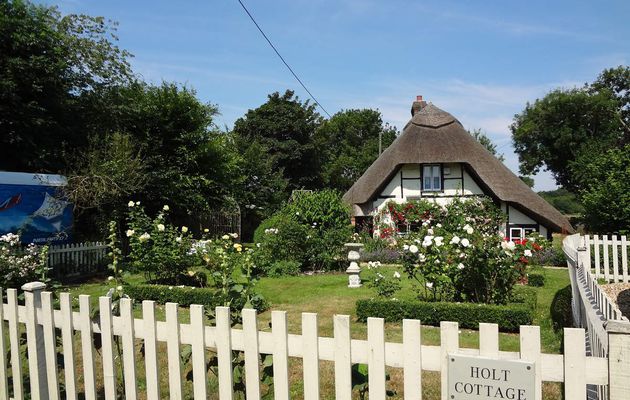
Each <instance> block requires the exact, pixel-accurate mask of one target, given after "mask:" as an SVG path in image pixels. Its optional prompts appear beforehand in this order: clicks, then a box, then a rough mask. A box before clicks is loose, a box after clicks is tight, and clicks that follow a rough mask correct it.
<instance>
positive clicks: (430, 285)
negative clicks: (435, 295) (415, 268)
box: [425, 282, 433, 289]
mask: <svg viewBox="0 0 630 400" xmlns="http://www.w3.org/2000/svg"><path fill="white" fill-rule="evenodd" d="M425 285H426V287H428V288H429V289H431V288H432V287H433V282H427V283H425Z"/></svg>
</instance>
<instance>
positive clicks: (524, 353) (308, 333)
mask: <svg viewBox="0 0 630 400" xmlns="http://www.w3.org/2000/svg"><path fill="white" fill-rule="evenodd" d="M22 289H23V290H25V292H24V295H25V296H24V297H25V304H24V305H19V304H18V291H17V290H15V289H8V290H7V291H6V302H5V301H4V296H2V298H3V301H2V307H0V321H3V320H5V321H8V328H7V327H6V326H5V324H4V323H0V347H2V348H1V349H0V399H3V400H4V399H9V398H14V399H16V400H21V399H23V398H24V397H25V396H26V395H30V396H31V398H33V399H53V400H56V399H59V398H60V380H61V377H60V371H59V370H58V369H57V362H56V359H57V352H58V351H60V352H61V353H62V355H63V359H64V365H65V368H64V370H63V375H64V376H63V381H64V387H65V393H66V398H67V399H77V397H78V395H79V393H78V391H79V386H78V385H77V380H78V375H79V374H80V375H82V380H81V381H82V382H83V390H82V393H83V395H84V396H85V398H86V399H88V400H92V399H96V398H97V393H103V394H102V396H104V398H105V399H108V400H109V399H111V400H114V399H116V396H117V387H118V386H117V382H116V380H117V379H118V376H119V374H118V373H119V372H120V371H119V370H118V368H119V367H117V363H116V358H115V357H116V356H115V350H114V349H115V345H114V343H115V342H114V338H115V337H120V340H121V342H122V366H121V367H120V368H122V374H123V375H122V376H124V398H125V399H129V400H134V399H136V398H137V397H138V395H139V389H138V386H137V369H136V368H137V367H138V365H140V366H142V364H144V366H143V367H144V370H145V376H146V398H147V399H149V400H157V399H160V398H166V397H168V398H170V399H182V397H183V390H182V386H183V383H182V379H181V377H182V373H181V372H182V363H181V358H180V354H181V350H182V345H190V346H191V348H192V376H193V383H192V384H193V393H194V398H195V399H206V398H208V395H209V391H208V380H207V371H206V361H207V354H206V350H208V349H211V350H214V351H216V353H217V357H218V371H219V372H218V394H219V396H218V397H219V398H220V399H222V400H224V399H227V400H231V399H232V398H233V391H232V351H233V350H236V351H241V352H243V353H244V358H245V382H246V395H247V398H248V399H254V400H257V399H260V398H261V387H260V369H259V367H260V355H261V354H272V355H273V379H274V384H273V388H274V398H275V399H282V400H286V399H289V394H290V380H289V377H290V375H291V374H290V372H291V371H290V369H289V358H290V357H295V358H299V359H301V360H302V365H303V367H302V369H303V371H302V372H303V373H302V379H303V387H304V399H306V400H315V399H319V398H320V389H321V388H320V380H319V376H320V375H319V371H320V370H319V361H320V360H326V361H332V362H333V363H334V382H335V383H334V385H335V398H336V399H339V400H350V399H351V397H352V396H351V395H352V384H351V379H352V374H351V366H352V364H353V363H365V364H367V365H368V371H369V398H370V399H380V400H384V399H386V378H385V369H386V367H390V368H402V369H403V377H404V383H403V393H404V398H405V399H421V398H422V385H423V382H422V374H421V373H422V371H436V372H439V373H440V374H441V398H442V399H444V400H446V398H447V391H446V387H447V385H448V380H447V379H448V374H447V371H448V367H447V365H448V357H449V355H452V354H463V355H469V356H478V357H485V358H494V359H502V360H519V359H520V360H527V361H532V362H534V363H535V384H536V397H535V399H534V400H541V399H542V395H541V392H542V382H545V381H547V382H565V385H564V394H565V398H567V399H578V400H579V399H586V385H587V384H594V385H607V384H609V385H610V388H611V390H610V393H611V397H610V398H611V399H612V400H621V399H628V398H630V397H627V395H628V394H630V379H628V374H630V329H628V331H627V332H626V333H623V329H616V330H610V329H609V334H610V335H611V336H610V340H609V349H610V352H611V354H615V355H616V356H615V358H614V359H613V358H611V359H610V360H609V359H607V358H605V357H590V356H587V355H586V351H585V334H584V330H583V329H576V328H567V329H565V330H564V347H565V353H564V354H544V353H542V352H541V338H540V328H539V327H538V326H522V327H521V329H520V351H519V352H506V351H501V350H499V331H498V326H497V325H496V324H480V326H479V334H480V339H479V343H480V345H479V349H471V348H461V347H460V346H459V328H458V324H457V323H456V322H442V323H441V325H440V337H441V345H439V346H428V345H422V344H421V342H422V337H421V325H420V321H417V320H405V321H403V324H402V328H403V334H402V342H386V341H385V331H384V322H383V320H382V319H380V318H370V319H369V320H368V323H367V330H368V335H367V336H368V338H367V340H356V339H352V338H351V335H350V317H348V316H344V315H336V316H335V317H334V336H333V337H320V336H319V335H318V318H317V314H313V313H303V314H302V330H301V332H302V334H301V335H295V334H289V333H288V324H287V313H286V312H284V311H273V312H272V317H271V319H272V331H271V332H265V331H260V330H259V329H258V323H257V316H256V312H255V311H254V310H248V309H245V310H243V311H242V317H243V323H242V328H231V324H230V310H229V309H228V308H226V307H218V308H217V309H216V325H215V326H208V325H206V321H205V315H204V308H203V306H200V305H192V306H190V323H188V324H185V323H180V321H179V318H178V312H179V308H178V306H177V304H174V303H168V304H166V307H165V310H166V316H165V320H164V321H158V320H156V305H155V303H154V302H152V301H144V302H142V318H134V315H133V304H132V301H131V300H129V299H122V300H121V303H120V316H115V315H113V314H112V311H111V310H112V301H111V298H109V297H100V298H99V312H98V313H97V314H96V315H97V316H96V317H95V318H94V319H93V318H92V310H91V309H90V297H89V296H87V295H81V296H79V311H73V309H72V299H71V297H70V295H69V294H68V293H62V294H61V295H60V297H59V300H60V309H59V310H55V309H54V308H53V295H52V293H50V292H42V290H43V289H44V285H43V284H41V283H37V282H35V283H30V284H27V285H24V286H23V288H22ZM0 295H2V292H1V290H0ZM22 324H24V326H25V330H26V334H27V351H28V357H27V360H28V362H27V363H28V374H29V377H30V387H25V385H24V375H23V374H24V373H25V372H24V371H25V369H24V368H23V366H22V365H21V363H22V359H21V357H20V351H19V339H20V338H19V336H20V331H21V329H23V328H22ZM55 328H58V329H59V330H60V332H61V333H60V334H61V343H62V345H61V347H60V349H58V347H57V345H56V337H55V333H56V332H55ZM7 329H8V332H7V331H6V330H7ZM624 329H626V328H624ZM75 331H76V332H78V333H79V337H80V345H79V344H77V343H75V335H74V333H75ZM620 332H621V333H620ZM93 334H97V335H100V337H101V342H102V348H101V351H100V354H101V358H100V360H101V362H100V365H101V368H102V371H100V373H98V374H97V371H96V365H97V362H96V360H97V352H96V351H95V349H94V347H93ZM6 337H8V339H9V340H8V341H9V345H10V349H11V353H10V354H11V357H10V358H11V359H10V363H7V360H6V358H7V348H6V345H7V343H5V341H6ZM138 339H140V340H142V341H143V344H144V359H143V360H137V359H136V355H137V353H136V340H138ZM159 342H164V343H166V348H167V350H166V354H165V357H166V359H167V361H163V362H162V363H160V362H159V357H158V343H159ZM615 351H616V352H615ZM77 352H80V354H81V360H82V361H81V364H82V370H81V371H78V370H77V365H78V362H77ZM162 359H163V358H162ZM9 364H10V366H11V369H10V370H11V371H12V373H11V374H9V369H8V367H7V368H5V366H7V365H9ZM161 371H162V372H164V371H168V395H166V393H161V392H160V384H159V382H160V375H161ZM609 371H610V372H611V373H610V374H609ZM615 371H616V372H615ZM9 375H11V379H12V383H13V384H12V393H9V385H8V378H9ZM97 375H98V376H102V377H103V378H102V380H101V381H100V382H97V378H96V377H97ZM101 390H102V392H100V391H101ZM97 391H98V392H97ZM118 394H122V393H118ZM143 394H144V393H143ZM143 397H144V396H143Z"/></svg>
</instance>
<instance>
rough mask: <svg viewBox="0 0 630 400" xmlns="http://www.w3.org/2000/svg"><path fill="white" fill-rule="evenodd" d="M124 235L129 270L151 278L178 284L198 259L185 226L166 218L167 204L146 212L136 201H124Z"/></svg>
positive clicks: (188, 279)
mask: <svg viewBox="0 0 630 400" xmlns="http://www.w3.org/2000/svg"><path fill="white" fill-rule="evenodd" d="M128 208H129V214H128V216H127V229H126V231H125V236H126V239H127V241H128V243H129V246H128V248H129V253H128V254H127V261H128V265H129V267H130V268H131V269H132V270H133V271H138V272H141V273H143V274H144V275H145V278H146V279H147V280H149V281H153V282H156V281H157V282H161V283H168V284H180V283H184V282H189V281H190V278H191V277H190V276H189V275H188V271H190V270H191V269H192V268H193V266H194V265H195V264H196V263H198V259H197V258H196V257H192V255H193V254H194V253H195V250H196V249H195V247H193V239H192V235H191V233H190V232H189V230H188V228H187V227H185V226H182V227H176V226H174V225H172V224H171V223H169V222H168V212H169V207H168V206H166V205H165V206H164V207H163V209H162V211H160V212H159V213H158V214H157V216H156V217H155V218H153V219H151V218H150V217H149V216H147V214H146V212H145V210H144V208H143V207H142V206H141V205H140V202H133V201H130V202H129V204H128Z"/></svg>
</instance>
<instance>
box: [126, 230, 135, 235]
mask: <svg viewBox="0 0 630 400" xmlns="http://www.w3.org/2000/svg"><path fill="white" fill-rule="evenodd" d="M134 233H136V231H134V230H133V229H128V230H127V237H132V236H133V234H134Z"/></svg>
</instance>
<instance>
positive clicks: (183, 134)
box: [94, 82, 240, 217]
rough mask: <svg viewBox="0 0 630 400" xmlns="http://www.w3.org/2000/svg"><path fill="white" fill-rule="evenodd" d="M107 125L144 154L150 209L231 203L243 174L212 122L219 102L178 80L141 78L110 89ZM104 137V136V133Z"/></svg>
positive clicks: (178, 212)
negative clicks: (129, 138) (199, 96)
mask: <svg viewBox="0 0 630 400" xmlns="http://www.w3.org/2000/svg"><path fill="white" fill-rule="evenodd" d="M104 103H106V104H108V105H109V106H108V107H109V108H108V112H107V113H98V115H95V116H94V118H95V119H97V120H98V121H99V125H100V126H101V129H102V131H103V132H104V133H105V134H106V133H107V132H126V133H128V134H129V135H131V136H132V137H133V138H134V140H135V142H136V143H137V144H138V148H139V150H140V152H141V153H142V155H143V159H144V162H145V163H146V170H147V184H146V186H145V188H144V190H143V191H140V192H138V193H136V197H137V199H142V200H143V201H144V204H145V205H146V206H147V208H148V209H149V211H150V212H153V211H155V210H157V209H159V208H161V207H162V205H164V204H169V205H170V207H171V208H173V215H174V216H176V217H177V216H180V217H182V216H184V215H192V214H200V213H204V212H209V211H211V210H218V209H220V208H221V207H222V206H224V205H226V204H227V202H228V198H229V196H230V195H231V188H232V185H233V184H237V183H238V182H237V181H238V179H240V178H239V177H238V158H237V156H236V154H235V153H234V147H233V146H232V144H231V143H230V141H229V138H228V137H227V135H226V134H224V133H222V132H220V131H219V129H218V128H217V127H216V125H215V124H214V122H213V118H214V116H215V115H216V114H217V112H218V110H217V107H216V106H214V105H212V104H204V103H202V102H201V101H199V99H197V97H196V94H195V91H194V90H192V89H188V88H186V87H181V86H178V85H176V84H174V83H166V82H165V83H162V84H161V85H160V86H152V85H148V84H145V83H142V82H135V83H133V84H130V85H126V86H120V87H116V88H114V89H112V90H110V91H109V92H108V93H107V96H106V100H105V101H104ZM99 137H101V136H99Z"/></svg>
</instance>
